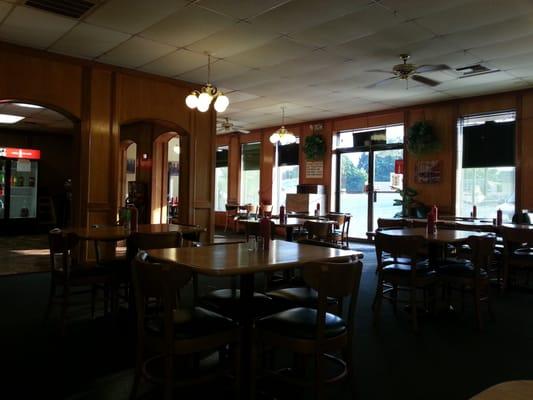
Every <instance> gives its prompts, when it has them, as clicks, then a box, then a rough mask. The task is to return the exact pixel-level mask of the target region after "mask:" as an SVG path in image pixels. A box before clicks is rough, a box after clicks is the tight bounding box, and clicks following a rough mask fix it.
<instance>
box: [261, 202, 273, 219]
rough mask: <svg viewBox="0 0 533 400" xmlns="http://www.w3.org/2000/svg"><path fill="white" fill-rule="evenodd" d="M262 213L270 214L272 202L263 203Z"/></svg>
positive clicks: (269, 215)
mask: <svg viewBox="0 0 533 400" xmlns="http://www.w3.org/2000/svg"><path fill="white" fill-rule="evenodd" d="M263 215H265V216H267V217H271V216H272V204H263Z"/></svg>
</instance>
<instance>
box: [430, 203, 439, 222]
mask: <svg viewBox="0 0 533 400" xmlns="http://www.w3.org/2000/svg"><path fill="white" fill-rule="evenodd" d="M431 212H432V213H433V214H434V215H435V221H437V220H438V219H439V209H438V208H437V206H436V205H435V204H433V207H431Z"/></svg>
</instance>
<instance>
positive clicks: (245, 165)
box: [240, 143, 261, 204]
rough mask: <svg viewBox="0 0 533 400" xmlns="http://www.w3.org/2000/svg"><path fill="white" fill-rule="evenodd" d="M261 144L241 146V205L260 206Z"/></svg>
mask: <svg viewBox="0 0 533 400" xmlns="http://www.w3.org/2000/svg"><path fill="white" fill-rule="evenodd" d="M260 154H261V144H260V143H245V144H243V145H242V146H241V199H240V203H241V204H259V179H260V172H259V161H260Z"/></svg>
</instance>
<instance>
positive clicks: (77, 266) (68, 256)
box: [45, 229, 113, 335]
mask: <svg viewBox="0 0 533 400" xmlns="http://www.w3.org/2000/svg"><path fill="white" fill-rule="evenodd" d="M48 242H49V246H50V272H51V279H50V294H49V298H48V307H47V310H46V316H45V318H46V319H48V318H49V316H50V312H51V310H52V307H53V305H54V304H55V303H59V304H60V305H61V319H60V333H61V335H64V334H65V328H66V320H67V310H68V307H69V305H70V298H71V296H72V295H77V294H85V293H88V292H89V290H78V291H72V288H79V287H83V286H86V287H90V292H91V316H92V317H93V318H94V312H95V301H96V291H97V289H98V288H103V289H104V295H105V298H104V301H105V304H104V309H105V310H107V301H108V294H109V288H110V286H111V285H112V284H113V275H112V273H111V272H110V270H109V269H107V268H104V267H101V266H99V265H98V264H96V263H89V262H84V263H81V262H79V260H78V259H77V257H76V249H77V247H78V244H79V239H78V237H77V236H76V235H74V234H73V233H64V232H63V231H61V230H60V229H53V230H51V231H50V232H49V234H48ZM58 287H61V288H62V293H61V294H60V295H56V290H57V288H58Z"/></svg>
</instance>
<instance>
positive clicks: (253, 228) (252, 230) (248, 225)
mask: <svg viewBox="0 0 533 400" xmlns="http://www.w3.org/2000/svg"><path fill="white" fill-rule="evenodd" d="M275 232H276V225H275V224H274V221H270V237H271V238H272V237H274V234H275ZM244 234H245V235H246V241H248V236H250V235H252V236H255V237H256V238H257V237H258V236H261V223H260V222H259V221H258V222H249V221H245V222H244Z"/></svg>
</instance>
